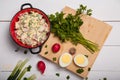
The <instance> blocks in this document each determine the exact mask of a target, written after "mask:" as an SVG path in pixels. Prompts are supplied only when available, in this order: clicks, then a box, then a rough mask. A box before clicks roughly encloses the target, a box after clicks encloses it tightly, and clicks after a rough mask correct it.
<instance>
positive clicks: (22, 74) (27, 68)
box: [17, 65, 31, 80]
mask: <svg viewBox="0 0 120 80" xmlns="http://www.w3.org/2000/svg"><path fill="white" fill-rule="evenodd" d="M30 69H31V66H30V65H29V66H28V67H25V68H24V69H23V71H22V72H21V74H20V75H19V76H18V78H17V80H21V78H22V77H23V76H24V74H25V73H26V72H27V71H30Z"/></svg>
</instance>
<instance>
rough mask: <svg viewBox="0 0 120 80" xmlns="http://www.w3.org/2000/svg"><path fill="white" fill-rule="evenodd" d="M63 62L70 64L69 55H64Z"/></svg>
mask: <svg viewBox="0 0 120 80" xmlns="http://www.w3.org/2000/svg"><path fill="white" fill-rule="evenodd" d="M62 62H63V63H69V62H70V56H69V55H66V54H65V55H63V57H62Z"/></svg>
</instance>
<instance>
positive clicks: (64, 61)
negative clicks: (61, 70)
mask: <svg viewBox="0 0 120 80" xmlns="http://www.w3.org/2000/svg"><path fill="white" fill-rule="evenodd" d="M71 62H72V55H70V54H69V53H64V54H62V55H61V56H60V58H59V65H60V66H61V67H67V66H68V65H70V63H71Z"/></svg>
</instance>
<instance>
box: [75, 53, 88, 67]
mask: <svg viewBox="0 0 120 80" xmlns="http://www.w3.org/2000/svg"><path fill="white" fill-rule="evenodd" d="M74 63H75V64H76V65H77V66H79V67H86V66H87V65H88V58H87V57H86V56H84V55H83V54H77V55H76V56H75V57H74Z"/></svg>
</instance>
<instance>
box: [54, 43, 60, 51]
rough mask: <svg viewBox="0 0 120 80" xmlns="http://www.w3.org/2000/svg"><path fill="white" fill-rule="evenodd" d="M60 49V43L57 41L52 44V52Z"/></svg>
mask: <svg viewBox="0 0 120 80" xmlns="http://www.w3.org/2000/svg"><path fill="white" fill-rule="evenodd" d="M59 50H60V44H58V43H55V44H54V45H53V46H52V51H53V52H54V53H56V52H58V51H59Z"/></svg>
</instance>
